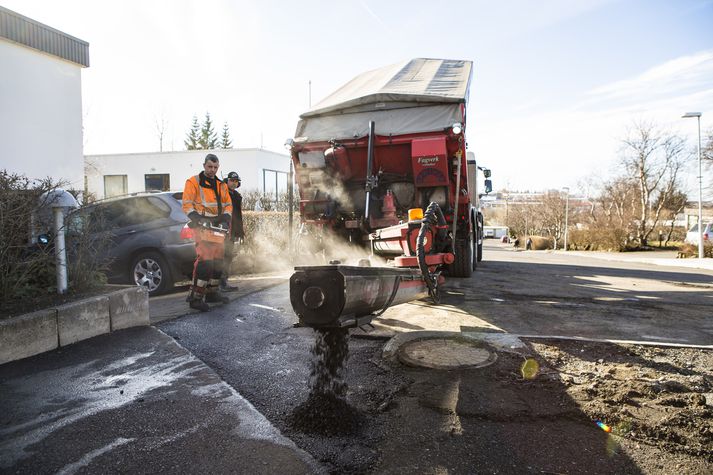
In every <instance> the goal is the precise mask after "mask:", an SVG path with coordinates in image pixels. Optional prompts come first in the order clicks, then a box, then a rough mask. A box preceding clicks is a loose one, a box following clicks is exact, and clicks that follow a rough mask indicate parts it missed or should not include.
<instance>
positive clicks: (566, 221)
mask: <svg viewBox="0 0 713 475" xmlns="http://www.w3.org/2000/svg"><path fill="white" fill-rule="evenodd" d="M562 191H564V192H565V193H567V194H566V195H565V202H564V250H565V251H566V250H567V233H568V231H569V188H568V187H566V186H565V187H564V188H562Z"/></svg>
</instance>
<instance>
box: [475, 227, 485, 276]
mask: <svg viewBox="0 0 713 475" xmlns="http://www.w3.org/2000/svg"><path fill="white" fill-rule="evenodd" d="M476 236H477V234H476ZM473 250H474V251H475V252H474V253H473V270H476V269H477V268H478V262H480V260H481V259H482V256H481V255H480V253H481V252H483V248H482V246H480V245H479V244H478V238H477V237H476V238H475V241H473Z"/></svg>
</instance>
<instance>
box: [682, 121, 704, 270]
mask: <svg viewBox="0 0 713 475" xmlns="http://www.w3.org/2000/svg"><path fill="white" fill-rule="evenodd" d="M701 115H702V114H701V113H700V112H686V113H685V114H683V115H682V116H681V118H683V119H689V118H691V117H695V118H696V119H698V258H699V259H703V172H702V171H701Z"/></svg>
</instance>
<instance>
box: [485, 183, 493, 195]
mask: <svg viewBox="0 0 713 475" xmlns="http://www.w3.org/2000/svg"><path fill="white" fill-rule="evenodd" d="M491 191H493V181H492V180H485V194H486V195H487V194H488V193H490V192H491Z"/></svg>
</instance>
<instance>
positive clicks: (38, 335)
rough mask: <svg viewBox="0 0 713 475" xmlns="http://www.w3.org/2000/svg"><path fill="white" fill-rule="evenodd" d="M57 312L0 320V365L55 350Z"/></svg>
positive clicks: (49, 310)
mask: <svg viewBox="0 0 713 475" xmlns="http://www.w3.org/2000/svg"><path fill="white" fill-rule="evenodd" d="M57 346H58V342H57V310H55V309H53V308H52V309H46V310H40V311H37V312H33V313H27V314H25V315H20V316H18V317H13V318H8V319H5V320H0V364H3V363H7V362H9V361H15V360H19V359H22V358H27V357H28V356H33V355H37V354H39V353H44V352H45V351H50V350H54V349H55V348H57Z"/></svg>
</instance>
